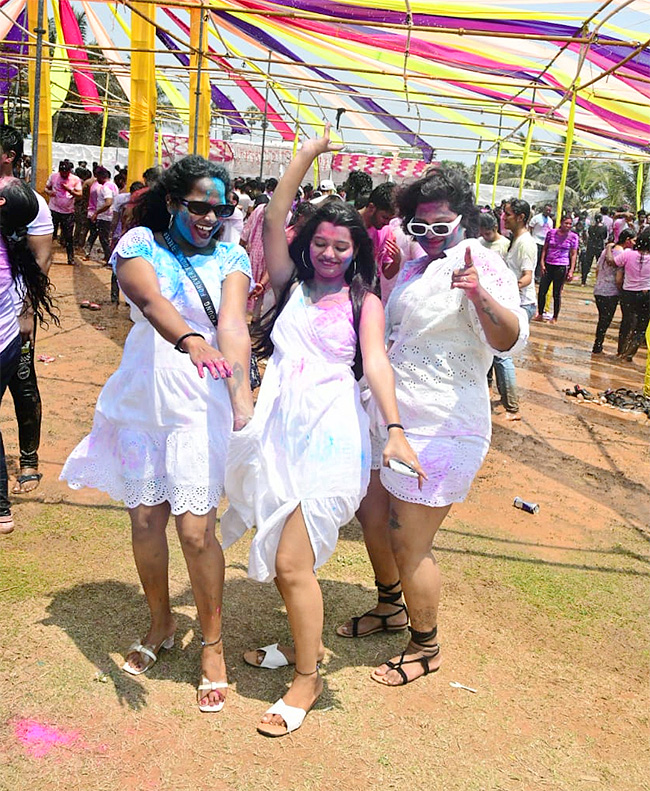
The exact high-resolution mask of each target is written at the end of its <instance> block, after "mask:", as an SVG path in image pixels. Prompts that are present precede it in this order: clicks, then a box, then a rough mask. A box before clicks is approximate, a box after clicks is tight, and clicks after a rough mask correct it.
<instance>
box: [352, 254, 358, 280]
mask: <svg viewBox="0 0 650 791" xmlns="http://www.w3.org/2000/svg"><path fill="white" fill-rule="evenodd" d="M356 274H357V259H356V258H354V259H353V260H352V277H354V276H355V275H356Z"/></svg>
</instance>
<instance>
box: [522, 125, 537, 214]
mask: <svg viewBox="0 0 650 791" xmlns="http://www.w3.org/2000/svg"><path fill="white" fill-rule="evenodd" d="M534 128H535V111H534V110H533V111H531V116H530V121H529V122H528V132H527V133H526V142H525V144H524V153H523V156H522V158H521V177H520V179H519V195H518V197H519V199H521V196H522V195H523V193H524V181H525V180H526V169H527V168H528V157H529V155H530V144H531V142H532V140H533V129H534Z"/></svg>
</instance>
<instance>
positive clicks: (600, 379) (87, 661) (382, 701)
mask: <svg viewBox="0 0 650 791" xmlns="http://www.w3.org/2000/svg"><path fill="white" fill-rule="evenodd" d="M62 258H63V257H62V256H60V255H59V254H58V253H57V261H58V260H59V259H61V260H62ZM109 279H110V273H109V271H108V270H106V269H103V268H101V267H99V266H95V265H92V264H84V265H82V266H78V267H74V268H73V267H67V266H65V265H61V264H60V263H57V264H56V265H55V266H54V268H53V280H54V282H55V283H56V286H57V293H58V299H59V305H60V308H61V317H62V325H61V328H60V329H56V328H51V329H50V330H49V331H48V332H43V331H40V332H39V338H38V353H39V354H46V355H51V356H53V357H55V361H54V362H53V363H51V364H48V365H45V364H43V363H38V365H39V377H40V378H39V381H40V384H41V390H42V395H43V402H44V414H45V419H44V426H43V437H42V447H41V459H42V462H41V470H42V471H43V472H44V473H45V477H44V480H43V482H42V485H41V487H40V488H39V489H38V491H37V492H35V493H34V494H33V495H29V496H27V497H23V498H15V507H14V511H15V516H16V522H17V528H16V531H15V533H14V534H13V535H12V536H10V537H7V538H6V539H4V540H3V541H2V542H1V543H0V573H1V574H2V577H1V579H0V598H1V599H2V600H3V601H4V603H5V606H4V607H3V608H2V610H1V611H0V612H1V615H0V630H1V634H2V640H1V645H2V647H1V649H0V693H1V695H0V789H5V788H6V789H12V791H13V789H16V788H19V787H27V788H29V789H30V791H41V789H43V791H44V790H45V789H48V790H49V789H57V788H61V789H70V790H72V789H82V788H83V789H92V791H94V790H95V789H109V788H110V789H111V790H112V791H114V789H115V788H124V789H134V791H135V790H136V789H137V791H140V790H141V789H143V790H147V791H148V790H151V791H159V790H162V789H165V790H166V789H170V790H171V789H174V791H179V790H183V789H193V790H194V789H199V790H201V791H202V790H203V789H211V791H220V789H238V791H239V790H240V789H241V790H243V791H248V789H251V791H252V790H253V789H256V790H257V789H262V788H268V787H270V786H274V787H276V786H277V787H284V788H287V789H321V788H324V787H328V788H330V789H336V790H337V791H338V789H341V790H343V789H346V791H347V790H348V789H352V790H353V791H356V789H359V791H361V790H362V789H363V790H364V791H365V789H375V788H382V789H387V790H390V789H398V788H399V789H404V788H414V789H423V791H424V789H426V790H427V791H429V789H433V788H438V787H440V788H445V789H458V791H461V790H462V791H468V790H469V791H472V789H477V790H478V789H507V790H509V789H526V791H527V790H528V789H549V788H557V789H567V791H575V789H590V788H595V789H598V788H603V789H604V788H607V789H608V791H609V790H611V791H628V790H629V791H632V790H633V789H634V791H637V790H638V789H648V788H650V784H649V778H650V774H649V772H648V769H649V768H650V767H649V766H648V763H649V761H648V751H647V737H648V719H647V715H648V685H647V678H648V664H649V663H648V656H649V654H648V618H647V614H648V600H649V599H648V590H649V585H648V580H649V576H650V569H649V559H650V543H649V542H650V526H649V524H648V522H649V520H648V510H649V509H648V502H649V501H648V486H649V480H650V476H649V475H648V471H649V465H648V436H649V431H648V429H649V427H650V421H648V419H647V418H646V417H645V416H642V415H633V414H627V413H624V412H621V411H619V410H615V409H611V408H608V407H604V406H596V405H592V404H581V403H578V402H576V401H575V399H569V398H567V397H566V396H564V395H563V391H564V389H565V388H566V387H572V386H573V384H574V383H580V384H582V385H583V386H585V387H586V388H587V389H589V390H595V391H598V390H603V389H605V388H606V387H614V388H616V387H629V388H632V389H635V390H640V389H641V387H642V381H643V370H644V366H645V356H644V354H642V353H639V354H638V355H637V361H636V362H635V363H634V364H628V363H623V364H621V363H618V362H616V361H615V360H614V358H613V352H614V351H615V330H616V329H617V326H618V321H617V322H616V323H615V327H614V328H612V330H610V333H609V336H608V339H607V341H606V344H605V349H606V354H604V355H601V356H599V357H598V358H595V357H592V356H591V354H590V349H591V344H592V341H593V331H594V327H595V317H596V309H595V305H594V303H593V297H592V296H591V290H590V289H582V288H580V287H578V286H570V287H568V288H567V289H566V292H567V293H566V298H565V304H564V307H563V313H562V315H561V322H560V323H559V324H558V325H557V326H555V327H551V326H548V325H534V327H533V333H532V338H531V342H530V344H529V346H528V348H527V350H526V351H525V352H524V354H522V355H521V356H520V358H519V359H518V360H517V379H518V384H519V386H520V388H521V395H522V402H523V405H522V415H523V419H522V420H521V421H520V422H517V423H511V422H507V421H506V420H505V419H504V416H503V415H502V414H500V412H501V408H500V407H497V408H496V411H495V417H494V436H493V443H492V448H491V450H490V453H489V455H488V458H487V461H486V463H485V465H484V467H483V469H482V470H481V472H480V474H479V476H478V479H477V481H476V482H475V485H474V487H473V490H472V492H471V494H470V497H469V498H468V500H467V502H465V503H464V504H462V505H460V506H458V507H456V508H454V509H453V511H452V514H451V516H450V518H449V519H448V520H447V522H446V523H445V525H444V528H443V529H442V530H441V531H440V535H439V538H438V540H437V542H436V551H437V554H438V558H439V561H440V563H441V566H442V571H443V575H444V588H443V601H442V608H441V641H442V646H443V655H444V663H443V666H442V669H441V670H440V672H439V673H437V674H435V676H431V677H429V678H428V679H426V680H424V681H422V682H420V683H418V684H413V685H410V686H409V687H407V688H405V689H401V690H387V689H384V688H382V687H379V686H378V685H376V684H373V683H372V682H371V681H370V680H369V679H368V674H369V670H370V668H371V667H372V666H374V665H375V664H376V663H377V662H379V661H380V660H382V659H385V658H387V657H388V656H391V655H394V654H395V653H397V652H399V650H401V647H400V646H401V644H402V642H403V636H401V635H393V636H390V637H377V638H370V639H368V640H364V641H358V642H357V641H347V640H341V639H339V638H336V637H335V636H334V635H333V632H334V628H335V626H336V625H337V624H338V623H339V622H340V621H341V620H343V619H344V618H346V617H348V616H349V615H350V614H352V613H355V612H362V611H363V610H364V609H367V608H368V607H369V606H371V603H372V596H373V593H372V588H371V586H372V575H371V571H370V568H369V565H368V562H367V559H366V556H365V552H364V549H363V544H362V541H361V538H360V534H359V528H358V526H357V525H355V524H351V525H348V526H347V527H346V528H344V530H343V531H342V536H341V541H340V544H339V548H338V550H337V553H336V554H335V556H334V557H333V558H332V560H331V561H330V562H329V563H328V564H327V565H326V566H325V567H324V568H323V569H322V571H321V573H320V574H319V576H320V579H321V582H322V585H323V591H324V596H325V605H326V629H325V634H326V646H327V649H328V651H327V657H326V660H325V663H324V679H325V685H326V686H325V693H324V695H323V697H322V699H321V701H320V702H319V704H318V706H317V708H316V710H315V711H314V712H313V713H312V714H311V715H310V716H309V717H308V719H307V720H306V723H305V725H304V726H303V728H302V729H301V730H300V731H299V732H298V733H296V734H295V735H293V736H292V737H289V738H287V739H283V740H275V741H271V740H263V739H262V737H258V736H257V735H256V734H255V731H254V724H255V722H256V721H257V718H258V717H259V715H260V714H261V713H262V712H263V711H264V710H265V708H266V707H267V706H268V704H269V703H271V702H273V701H274V700H275V699H276V698H278V697H279V696H280V695H281V694H282V691H283V689H284V684H285V683H286V682H287V680H288V679H289V677H290V674H289V673H288V672H287V671H282V670H281V671H276V672H275V673H270V672H268V673H267V672H264V671H256V670H254V669H252V668H249V667H247V666H246V665H245V664H244V663H243V662H242V660H241V652H242V651H243V650H244V649H246V648H251V647H254V646H256V645H264V644H265V643H270V642H274V641H275V640H278V639H279V640H283V639H285V640H286V638H287V625H286V618H285V617H284V615H283V612H282V608H281V601H280V599H279V597H278V596H277V594H276V593H275V591H274V590H271V589H270V588H269V587H267V586H261V585H258V584H255V583H252V582H250V581H248V580H247V579H246V574H245V568H246V565H245V564H246V558H247V547H248V544H247V542H246V541H245V540H244V541H242V542H240V544H239V545H237V546H235V547H234V548H232V549H231V550H229V551H228V553H227V558H226V560H227V564H228V566H227V581H226V590H225V602H226V605H225V641H226V650H227V658H228V666H229V676H230V679H231V685H232V686H231V688H230V690H229V697H228V703H227V707H226V708H225V709H224V712H223V713H222V714H221V715H213V716H210V715H200V714H199V713H198V710H197V709H196V706H195V705H194V703H193V685H194V684H195V683H196V678H195V676H196V667H197V658H198V642H197V639H198V638H197V625H196V620H195V611H194V607H193V604H192V599H191V594H190V592H189V586H188V581H187V575H186V571H185V569H184V566H183V563H182V559H181V556H180V552H179V550H178V547H177V542H175V540H174V538H173V535H172V532H171V531H170V548H171V590H172V596H173V600H174V609H175V611H176V612H177V614H178V618H179V631H178V647H177V649H174V651H173V652H171V653H169V654H166V655H163V657H162V658H161V660H160V661H159V663H158V665H157V666H156V667H155V668H154V670H152V671H151V673H149V674H148V675H147V676H142V677H139V678H131V677H128V676H126V675H125V674H123V673H121V672H120V671H119V664H120V661H121V659H120V658H121V656H122V652H123V651H124V649H125V648H126V646H127V645H128V644H129V643H130V642H131V641H132V640H133V639H134V638H135V637H137V636H138V634H140V633H141V632H142V631H143V630H144V628H145V625H146V617H145V607H144V601H143V598H142V594H141V592H140V589H139V586H138V583H137V576H136V573H135V569H134V567H133V562H132V559H131V556H130V549H129V544H128V525H127V523H128V520H127V518H126V515H125V513H124V511H123V509H122V508H121V507H119V505H117V504H115V503H112V502H111V501H110V500H109V499H108V498H107V497H106V496H104V495H102V494H101V493H98V492H95V491H81V492H72V491H70V490H69V489H68V488H67V487H66V486H64V485H62V484H61V483H59V482H58V474H59V471H60V468H61V465H62V463H63V461H64V460H65V458H66V455H67V454H68V453H69V451H70V450H71V449H72V447H74V445H75V444H76V442H78V441H79V439H80V438H81V437H82V436H83V435H84V434H85V433H87V431H88V430H89V427H90V424H91V421H92V410H93V407H94V403H95V400H96V398H97V394H98V392H99V389H100V388H101V386H102V385H103V383H104V382H105V380H106V378H107V377H108V375H109V374H110V373H111V372H112V371H113V370H114V369H115V368H116V366H117V364H118V361H119V357H120V353H121V346H122V343H123V341H124V338H125V336H126V333H127V332H128V329H129V322H128V312H127V310H126V308H125V307H124V306H120V307H119V308H117V309H116V308H115V307H113V306H111V305H110V304H109ZM84 299H91V300H95V301H97V302H100V303H102V309H101V310H100V311H97V312H89V311H87V310H82V309H80V308H79V303H80V302H81V301H82V300H84ZM494 398H495V400H496V394H495V396H494ZM0 419H1V425H2V432H3V436H4V441H5V446H6V449H7V454H8V459H9V462H10V473H15V471H16V469H15V460H16V431H15V423H14V420H13V415H12V405H11V401H10V398H9V396H7V398H6V401H5V403H4V404H3V408H2V413H1V415H0ZM515 496H521V497H523V498H524V499H527V500H532V501H535V502H537V503H539V504H540V513H539V515H537V516H531V515H529V514H526V513H523V512H521V511H518V510H516V509H514V508H513V507H512V501H513V498H514V497H515ZM450 681H460V682H462V683H464V684H467V685H469V686H471V687H473V688H475V689H476V690H477V692H476V693H475V694H474V693H470V692H466V691H464V690H459V689H454V688H451V687H450V685H449V682H450Z"/></svg>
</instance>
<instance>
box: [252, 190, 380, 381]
mask: <svg viewBox="0 0 650 791" xmlns="http://www.w3.org/2000/svg"><path fill="white" fill-rule="evenodd" d="M323 222H329V223H332V225H336V226H339V227H345V228H347V229H348V230H349V231H350V236H351V237H352V243H353V244H354V246H355V248H356V251H357V252H356V256H355V260H354V263H353V264H352V265H350V266H349V267H348V269H347V270H346V272H345V282H346V283H347V284H348V286H349V287H350V301H351V302H352V316H353V323H354V330H355V332H356V335H357V349H356V353H355V359H354V365H353V370H354V373H355V376H356V377H357V379H360V378H361V376H362V374H363V366H362V360H361V347H360V345H359V323H360V320H361V309H362V307H363V301H364V299H365V298H366V295H367V294H368V293H369V292H371V291H372V292H374V291H375V290H376V285H377V268H376V265H375V254H374V250H373V246H372V242H371V240H370V237H369V236H368V232H367V231H366V227H365V225H364V224H363V220H362V219H361V215H360V214H359V212H358V211H357V210H356V209H354V208H353V207H352V206H350V204H349V203H345V202H344V201H342V200H341V199H340V198H337V197H335V196H333V197H331V198H327V199H326V200H324V201H323V202H322V203H321V204H320V205H319V206H318V209H317V211H316V213H315V214H314V216H313V217H311V218H310V219H309V220H308V221H307V222H306V224H305V226H304V227H303V228H302V230H301V231H300V233H299V234H298V235H297V236H296V238H295V239H294V240H293V242H292V243H291V244H290V245H289V256H290V257H291V260H292V261H293V263H294V265H295V271H294V275H293V277H292V278H291V279H290V280H289V282H288V283H287V285H286V286H285V287H284V289H283V290H282V293H281V294H280V296H279V297H278V300H277V303H276V305H274V306H273V307H272V308H271V309H270V310H269V311H267V312H266V313H265V314H264V315H263V316H261V318H260V319H259V321H257V322H256V323H255V324H254V326H253V327H252V330H251V336H252V339H253V351H254V352H255V353H256V354H259V355H260V356H261V357H270V356H271V354H272V353H273V348H274V347H273V341H272V340H271V332H272V331H273V327H274V325H275V321H276V319H277V317H278V316H279V315H280V313H281V311H282V309H283V308H284V306H285V305H286V304H287V301H288V299H289V296H290V294H291V287H292V286H293V285H294V283H305V282H306V283H308V282H309V281H310V280H313V278H314V274H315V273H314V267H313V265H312V263H311V259H310V257H309V248H310V245H311V240H312V237H313V236H314V234H315V233H316V230H317V229H318V227H319V225H320V224H321V223H323Z"/></svg>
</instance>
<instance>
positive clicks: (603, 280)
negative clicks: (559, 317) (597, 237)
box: [591, 228, 635, 354]
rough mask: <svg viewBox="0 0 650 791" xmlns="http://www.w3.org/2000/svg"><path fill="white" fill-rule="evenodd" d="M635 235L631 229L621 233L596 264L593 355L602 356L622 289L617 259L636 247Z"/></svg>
mask: <svg viewBox="0 0 650 791" xmlns="http://www.w3.org/2000/svg"><path fill="white" fill-rule="evenodd" d="M634 240H635V233H634V231H633V230H631V229H629V228H628V229H627V230H625V231H622V232H621V235H620V236H619V237H618V241H617V242H616V244H614V243H613V242H610V243H609V244H608V245H607V246H606V247H605V249H604V250H603V252H602V253H601V254H600V258H599V259H598V263H597V264H596V282H595V284H594V300H595V302H596V307H597V308H598V324H597V326H596V337H595V339H594V345H593V348H592V350H591V353H592V354H602V351H603V343H604V341H605V334H606V332H607V330H608V329H609V325H610V324H611V323H612V319H613V318H614V314H615V313H616V306H617V305H618V302H619V299H620V296H621V289H620V288H619V286H618V285H617V283H616V273H617V269H616V258H617V257H618V256H619V255H620V253H622V252H623V250H630V249H632V248H633V247H634Z"/></svg>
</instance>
